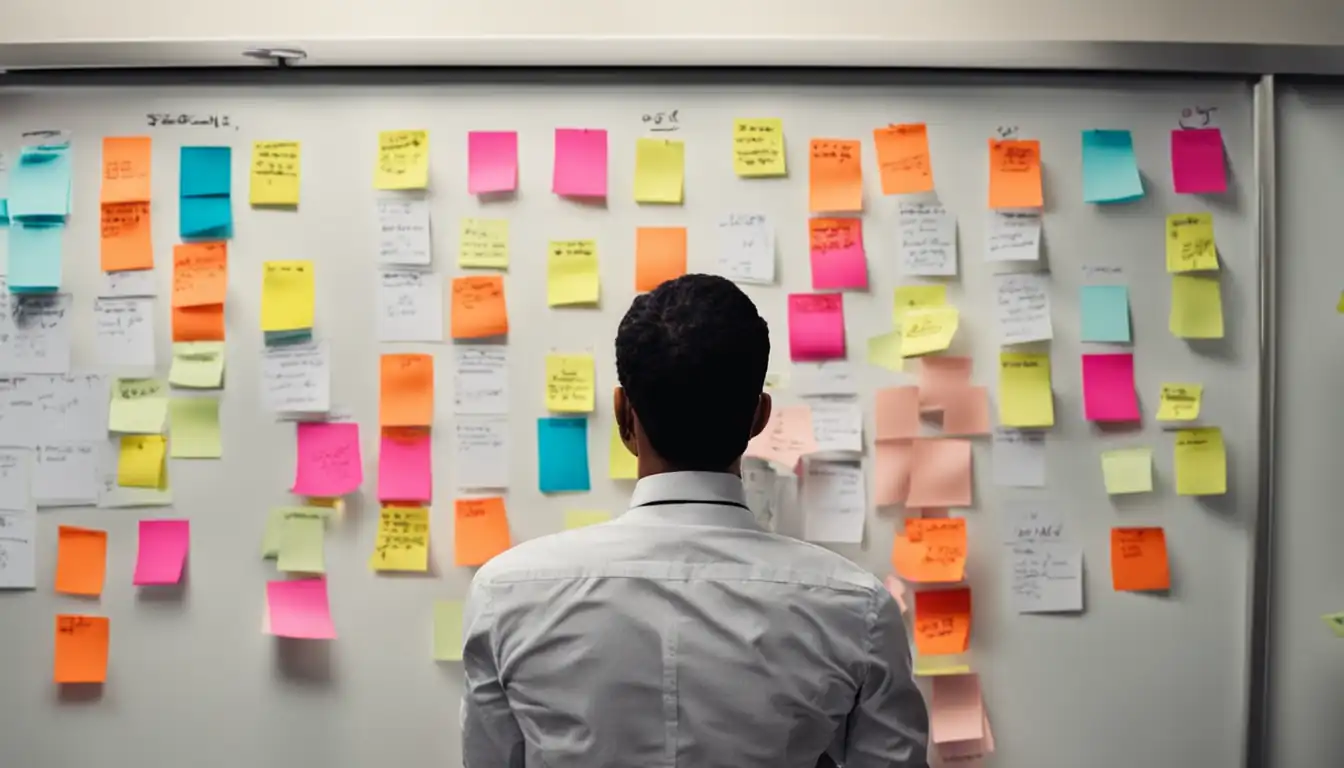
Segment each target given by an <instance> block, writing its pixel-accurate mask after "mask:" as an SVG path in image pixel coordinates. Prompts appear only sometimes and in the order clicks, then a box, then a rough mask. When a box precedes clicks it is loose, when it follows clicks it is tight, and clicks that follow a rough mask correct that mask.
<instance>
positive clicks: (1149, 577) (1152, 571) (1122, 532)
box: [1111, 528, 1171, 592]
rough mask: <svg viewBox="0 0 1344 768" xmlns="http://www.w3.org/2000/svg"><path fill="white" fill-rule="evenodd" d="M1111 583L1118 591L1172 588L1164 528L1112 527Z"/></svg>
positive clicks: (1147, 590)
mask: <svg viewBox="0 0 1344 768" xmlns="http://www.w3.org/2000/svg"><path fill="white" fill-rule="evenodd" d="M1111 586H1112V587H1113V588H1114V589H1115V591H1116V592H1149V591H1162V590H1167V589H1171V570H1170V567H1169V566H1168V564H1167V535H1166V532H1165V531H1163V530H1162V529H1161V528H1112V529H1111Z"/></svg>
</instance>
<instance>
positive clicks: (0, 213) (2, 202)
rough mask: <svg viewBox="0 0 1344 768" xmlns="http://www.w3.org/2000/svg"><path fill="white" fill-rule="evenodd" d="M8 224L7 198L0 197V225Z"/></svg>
mask: <svg viewBox="0 0 1344 768" xmlns="http://www.w3.org/2000/svg"><path fill="white" fill-rule="evenodd" d="M6 226H9V199H8V198H4V197H0V227H6Z"/></svg>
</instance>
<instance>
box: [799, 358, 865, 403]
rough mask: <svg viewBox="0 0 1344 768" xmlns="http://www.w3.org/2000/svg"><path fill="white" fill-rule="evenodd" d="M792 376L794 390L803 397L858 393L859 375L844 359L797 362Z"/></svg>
mask: <svg viewBox="0 0 1344 768" xmlns="http://www.w3.org/2000/svg"><path fill="white" fill-rule="evenodd" d="M792 378H793V389H794V391H795V392H797V393H798V394H800V395H803V396H804V397H807V396H811V395H857V394H858V393H859V376H858V374H857V373H856V372H855V370H854V366H852V365H850V364H849V363H847V362H844V361H837V360H830V361H827V362H824V363H797V364H795V365H794V366H793V376H792Z"/></svg>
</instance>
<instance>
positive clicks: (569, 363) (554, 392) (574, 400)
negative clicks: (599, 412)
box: [546, 355, 597, 413]
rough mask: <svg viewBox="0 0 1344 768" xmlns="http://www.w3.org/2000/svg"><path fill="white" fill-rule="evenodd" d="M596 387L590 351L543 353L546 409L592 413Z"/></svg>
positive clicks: (557, 411)
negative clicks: (569, 353) (580, 352)
mask: <svg viewBox="0 0 1344 768" xmlns="http://www.w3.org/2000/svg"><path fill="white" fill-rule="evenodd" d="M596 388H597V373H596V371H595V364H594V363H593V356H592V355H547V356H546V410H548V411H553V412H555V413H592V412H593V407H594V401H595V399H596Z"/></svg>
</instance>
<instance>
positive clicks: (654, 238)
mask: <svg viewBox="0 0 1344 768" xmlns="http://www.w3.org/2000/svg"><path fill="white" fill-rule="evenodd" d="M684 274H686V228H685V227H639V228H638V229H636V230H635V290H636V291H652V290H653V289H654V288H657V287H658V286H659V285H661V284H663V283H665V282H667V281H668V280H674V279H676V278H678V277H681V276H682V275H684Z"/></svg>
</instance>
